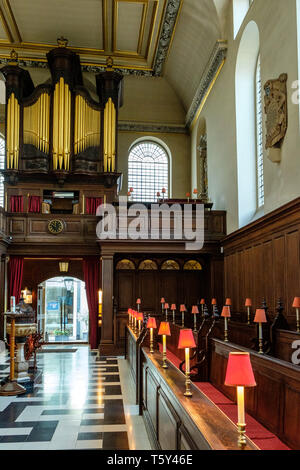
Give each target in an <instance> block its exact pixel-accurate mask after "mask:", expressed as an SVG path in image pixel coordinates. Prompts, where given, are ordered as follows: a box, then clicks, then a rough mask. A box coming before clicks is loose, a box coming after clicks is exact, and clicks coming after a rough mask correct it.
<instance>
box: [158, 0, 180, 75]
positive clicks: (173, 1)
mask: <svg viewBox="0 0 300 470" xmlns="http://www.w3.org/2000/svg"><path fill="white" fill-rule="evenodd" d="M182 3H183V0H168V2H167V4H166V9H165V13H164V19H163V23H162V27H161V31H160V36H159V39H158V44H157V50H156V55H155V59H154V64H153V75H155V76H161V75H162V73H163V68H164V65H165V61H166V60H167V57H168V54H169V50H170V47H171V45H172V41H173V37H174V33H175V29H176V25H177V21H178V19H179V14H180V10H181V6H182Z"/></svg>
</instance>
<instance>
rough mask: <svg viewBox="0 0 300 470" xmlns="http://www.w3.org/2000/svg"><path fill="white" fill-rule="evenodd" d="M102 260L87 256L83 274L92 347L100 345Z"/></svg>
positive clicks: (84, 261)
mask: <svg viewBox="0 0 300 470" xmlns="http://www.w3.org/2000/svg"><path fill="white" fill-rule="evenodd" d="M99 269H100V261H99V258H98V257H96V256H87V257H86V258H84V260H83V274H84V282H85V290H86V297H87V303H88V308H89V323H90V328H89V336H90V337H89V342H90V345H91V348H92V349H96V348H97V347H98V338H97V336H98V335H97V332H98V289H99Z"/></svg>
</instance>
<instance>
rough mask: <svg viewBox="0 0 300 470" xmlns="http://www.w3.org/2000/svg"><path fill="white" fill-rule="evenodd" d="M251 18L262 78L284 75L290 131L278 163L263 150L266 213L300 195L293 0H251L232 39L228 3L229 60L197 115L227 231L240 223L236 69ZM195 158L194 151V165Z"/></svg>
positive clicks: (211, 183)
mask: <svg viewBox="0 0 300 470" xmlns="http://www.w3.org/2000/svg"><path fill="white" fill-rule="evenodd" d="M251 20H253V21H255V22H256V23H257V25H258V29H259V34H260V53H261V75H262V83H263V84H264V83H265V82H266V81H267V80H268V79H272V78H278V77H279V75H280V74H281V73H287V74H288V83H287V87H288V130H287V134H286V137H285V140H284V142H283V145H282V158H281V163H279V164H277V163H272V162H271V161H270V160H269V159H268V158H267V155H266V151H265V155H264V170H265V206H264V213H265V214H266V213H268V212H270V211H271V210H273V209H275V208H277V207H280V206H281V205H283V204H285V203H287V202H288V201H290V200H293V199H294V198H296V197H298V196H300V183H299V175H300V151H299V149H300V136H299V107H298V105H296V104H293V103H292V100H291V97H292V94H293V93H294V92H295V90H294V89H292V83H293V82H294V81H295V80H297V79H298V62H297V57H298V55H297V54H298V53H297V28H296V26H297V16H296V0H284V1H282V0H254V2H253V4H252V5H251V7H250V9H249V11H248V13H247V15H246V17H245V19H244V21H243V23H242V26H241V29H240V31H239V32H238V34H237V36H236V39H235V40H234V39H233V12H232V6H230V11H229V15H228V23H227V38H226V39H228V54H227V59H226V62H225V65H224V67H223V69H222V71H221V74H220V75H219V78H218V80H217V82H216V84H215V86H214V88H213V90H212V92H211V93H210V95H209V97H208V99H207V101H206V104H205V106H204V108H203V110H202V112H201V114H200V118H201V117H204V118H205V119H206V127H207V147H208V190H209V196H210V198H211V200H212V201H213V202H214V208H215V209H224V210H227V229H228V233H230V232H232V231H234V230H236V229H238V227H239V220H238V176H237V140H236V138H237V135H236V100H235V69H236V60H237V54H238V48H239V44H240V40H241V37H242V33H243V31H244V29H245V27H246V25H247V24H248V22H249V21H251ZM264 133H265V132H264ZM245 145H246V143H245ZM194 159H195V156H193V152H192V155H191V160H192V161H191V168H192V169H193V168H194V166H195V162H194ZM256 216H257V215H256Z"/></svg>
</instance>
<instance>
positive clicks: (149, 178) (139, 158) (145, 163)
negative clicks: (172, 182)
mask: <svg viewBox="0 0 300 470" xmlns="http://www.w3.org/2000/svg"><path fill="white" fill-rule="evenodd" d="M168 183H169V158H168V155H167V153H166V151H165V149H164V148H163V147H162V146H161V145H159V144H157V143H156V142H154V141H151V140H147V141H143V142H139V143H138V144H136V145H134V146H133V147H132V148H131V150H130V153H129V158H128V190H129V189H130V188H133V192H132V196H131V197H132V200H134V201H142V202H146V201H149V202H154V201H156V200H157V195H156V194H157V192H160V193H161V195H162V188H165V190H166V193H165V197H166V198H167V197H168V194H169V184H168Z"/></svg>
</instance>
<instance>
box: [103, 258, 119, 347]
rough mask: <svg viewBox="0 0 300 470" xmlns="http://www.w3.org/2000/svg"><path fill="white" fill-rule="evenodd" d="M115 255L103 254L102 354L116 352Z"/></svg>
mask: <svg viewBox="0 0 300 470" xmlns="http://www.w3.org/2000/svg"><path fill="white" fill-rule="evenodd" d="M113 283H114V256H113V254H103V255H102V327H101V341H100V355H101V356H105V355H108V354H115V352H116V351H115V349H116V347H115V344H114V318H113V292H114V290H113V287H114V286H113Z"/></svg>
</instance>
